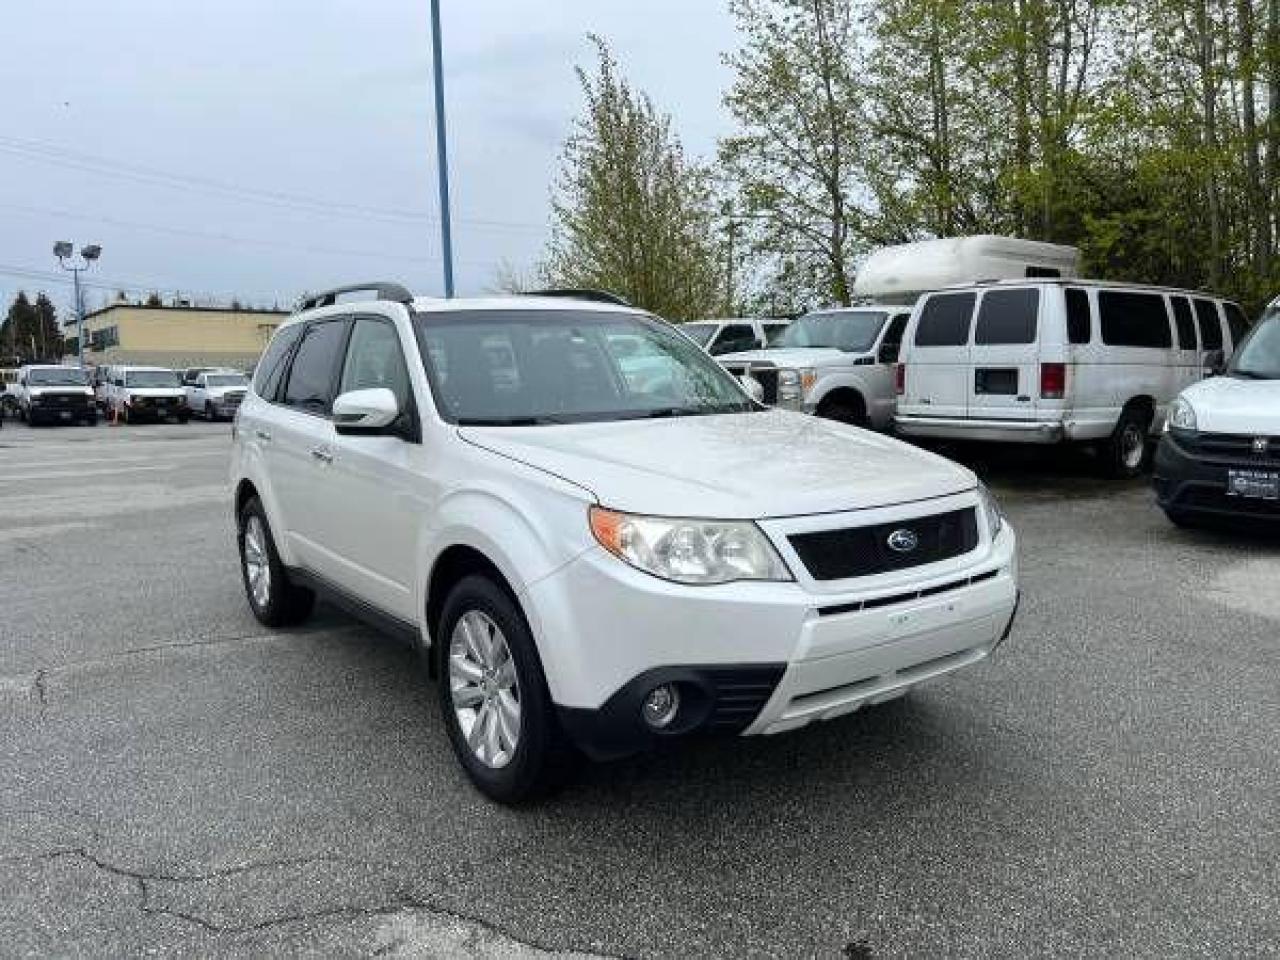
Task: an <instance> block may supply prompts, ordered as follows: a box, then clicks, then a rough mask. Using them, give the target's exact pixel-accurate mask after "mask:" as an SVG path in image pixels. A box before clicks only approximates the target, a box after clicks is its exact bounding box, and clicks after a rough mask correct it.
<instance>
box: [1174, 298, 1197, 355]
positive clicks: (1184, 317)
mask: <svg viewBox="0 0 1280 960" xmlns="http://www.w3.org/2000/svg"><path fill="white" fill-rule="evenodd" d="M1169 302H1170V303H1171V304H1173V323H1174V326H1176V327H1177V328H1178V348H1179V349H1181V350H1194V349H1195V348H1196V321H1195V318H1194V317H1193V316H1192V315H1191V303H1190V302H1189V301H1188V300H1187V298H1186V297H1170V298H1169Z"/></svg>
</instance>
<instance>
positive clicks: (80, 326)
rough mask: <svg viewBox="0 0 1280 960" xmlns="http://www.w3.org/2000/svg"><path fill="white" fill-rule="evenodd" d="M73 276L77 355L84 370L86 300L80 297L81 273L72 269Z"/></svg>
mask: <svg viewBox="0 0 1280 960" xmlns="http://www.w3.org/2000/svg"><path fill="white" fill-rule="evenodd" d="M71 275H72V276H73V277H75V298H76V353H77V354H78V355H79V356H78V359H79V361H80V369H81V370H83V369H84V300H83V299H82V298H81V295H80V271H79V270H78V269H76V268H74V267H73V268H72V270H71Z"/></svg>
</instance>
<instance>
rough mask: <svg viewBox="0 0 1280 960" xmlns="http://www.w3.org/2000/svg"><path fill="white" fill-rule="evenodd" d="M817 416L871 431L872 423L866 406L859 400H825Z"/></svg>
mask: <svg viewBox="0 0 1280 960" xmlns="http://www.w3.org/2000/svg"><path fill="white" fill-rule="evenodd" d="M816 412H817V415H818V416H820V417H822V418H824V419H826V420H835V421H836V422H837V423H847V424H849V426H851V427H862V428H863V429H864V430H866V429H870V427H871V421H870V420H868V419H867V407H866V404H865V403H863V402H862V401H860V400H857V399H849V400H846V399H844V398H836V399H831V400H825V401H823V402H822V403H820V404H819V405H818V409H817V411H816Z"/></svg>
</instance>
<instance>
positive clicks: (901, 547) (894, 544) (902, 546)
mask: <svg viewBox="0 0 1280 960" xmlns="http://www.w3.org/2000/svg"><path fill="white" fill-rule="evenodd" d="M885 542H886V543H888V545H889V549H890V550H892V551H893V552H894V553H910V552H911V551H912V550H914V549H915V548H916V547H918V546H919V545H920V538H919V537H917V536H916V532H915V531H914V530H908V529H907V528H906V527H901V528H900V529H898V530H895V531H893V533H891V534H889V539H888V540H887V541H885Z"/></svg>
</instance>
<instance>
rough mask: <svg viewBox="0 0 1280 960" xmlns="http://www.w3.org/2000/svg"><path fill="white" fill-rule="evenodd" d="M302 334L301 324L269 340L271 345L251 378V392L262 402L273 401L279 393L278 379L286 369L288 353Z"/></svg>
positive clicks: (284, 330) (287, 328)
mask: <svg viewBox="0 0 1280 960" xmlns="http://www.w3.org/2000/svg"><path fill="white" fill-rule="evenodd" d="M301 333H302V324H300V323H299V324H294V325H293V326H291V327H285V328H284V329H283V330H281V331H280V332H279V333H277V334H276V335H275V336H274V337H272V338H271V345H270V346H268V347H267V352H266V353H264V354H263V355H262V359H261V360H259V361H258V369H257V371H256V372H255V375H254V378H253V390H254V392H255V393H256V394H257V395H258V396H260V397H262V399H264V400H275V399H276V395H277V394H278V393H279V391H280V378H281V377H282V376H283V374H284V371H285V369H286V368H287V367H288V363H287V361H288V359H289V352H290V351H291V350H292V349H293V345H294V344H295V343H297V342H298V335H299V334H301Z"/></svg>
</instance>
